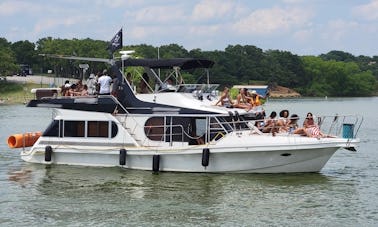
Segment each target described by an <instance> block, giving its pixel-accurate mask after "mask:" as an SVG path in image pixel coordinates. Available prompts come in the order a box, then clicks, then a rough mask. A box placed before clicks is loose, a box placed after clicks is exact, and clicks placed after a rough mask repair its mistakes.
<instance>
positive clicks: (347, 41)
mask: <svg viewBox="0 0 378 227" xmlns="http://www.w3.org/2000/svg"><path fill="white" fill-rule="evenodd" d="M120 28H122V29H123V45H124V46H127V45H138V44H147V45H152V46H156V47H157V46H161V45H168V44H178V45H180V46H183V47H184V48H185V49H187V50H188V51H189V50H192V49H197V48H199V49H201V50H203V51H213V50H224V49H225V48H226V47H227V46H228V45H237V44H240V45H253V46H256V47H258V48H261V49H263V50H264V51H266V50H281V51H290V52H292V53H293V54H297V55H300V56H303V55H320V54H324V53H328V52H329V51H331V50H340V51H345V52H348V53H351V54H353V55H355V56H358V55H365V56H371V57H372V56H377V55H378V45H377V41H378V0H234V1H232V0H49V1H46V0H0V37H2V38H5V39H7V40H8V41H9V42H12V43H13V42H17V41H20V40H28V41H30V42H33V43H35V42H37V41H38V40H39V39H41V38H46V37H52V38H61V39H74V38H75V39H85V38H90V39H94V40H104V41H110V40H111V39H112V37H113V36H114V35H115V34H116V33H117V31H118V30H119V29H120Z"/></svg>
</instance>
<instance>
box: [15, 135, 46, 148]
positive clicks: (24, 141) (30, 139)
mask: <svg viewBox="0 0 378 227" xmlns="http://www.w3.org/2000/svg"><path fill="white" fill-rule="evenodd" d="M41 135H42V133H41V132H29V133H24V134H14V135H11V136H9V137H8V147H9V148H20V147H31V146H33V145H34V143H35V142H36V141H37V140H38V138H39V137H40V136H41Z"/></svg>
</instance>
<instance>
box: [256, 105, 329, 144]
mask: <svg viewBox="0 0 378 227" xmlns="http://www.w3.org/2000/svg"><path fill="white" fill-rule="evenodd" d="M276 117H277V113H276V111H272V112H271V114H270V115H269V117H268V118H266V119H264V120H263V121H259V122H257V127H258V128H259V129H260V130H261V131H262V132H264V133H272V134H273V135H275V134H276V133H284V132H288V133H291V134H298V135H302V136H308V137H316V138H320V137H325V135H324V134H323V133H322V132H321V131H320V128H319V125H317V124H316V123H315V121H314V116H313V114H312V113H310V112H309V113H307V115H306V119H305V120H304V121H303V127H299V125H298V120H299V117H298V115H297V114H292V115H291V116H290V117H289V111H288V110H282V111H281V112H280V114H279V118H276Z"/></svg>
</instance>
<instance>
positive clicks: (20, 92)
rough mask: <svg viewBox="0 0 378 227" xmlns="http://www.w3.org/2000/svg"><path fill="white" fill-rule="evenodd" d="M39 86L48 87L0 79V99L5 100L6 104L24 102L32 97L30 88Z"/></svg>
mask: <svg viewBox="0 0 378 227" xmlns="http://www.w3.org/2000/svg"><path fill="white" fill-rule="evenodd" d="M39 87H48V85H42V86H41V84H34V83H15V82H9V81H0V100H5V103H6V104H19V103H26V102H28V101H29V100H30V99H32V98H34V94H32V93H31V92H30V91H31V89H33V88H39Z"/></svg>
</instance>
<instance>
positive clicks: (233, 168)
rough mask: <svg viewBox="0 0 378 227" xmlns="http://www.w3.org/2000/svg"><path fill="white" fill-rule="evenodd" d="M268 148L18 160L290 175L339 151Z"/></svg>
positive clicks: (78, 152)
mask: <svg viewBox="0 0 378 227" xmlns="http://www.w3.org/2000/svg"><path fill="white" fill-rule="evenodd" d="M282 147H283V146H272V147H270V148H267V147H256V146H254V147H252V146H251V147H243V148H237V147H235V148H226V147H223V148H216V147H213V146H211V145H208V146H205V145H203V146H191V147H190V148H186V149H180V148H176V149H173V148H165V149H162V148H147V147H130V148H128V147H124V148H123V149H125V150H126V152H127V155H126V158H125V165H120V148H117V147H106V148H105V147H104V148H103V149H101V147H96V148H95V147H80V146H76V147H75V148H74V149H71V148H69V147H67V148H64V147H59V146H56V147H54V146H53V147H52V150H53V152H52V158H51V161H45V147H44V146H35V147H34V148H33V149H32V150H31V151H29V152H22V154H21V157H22V159H23V160H25V161H27V162H33V163H44V164H67V165H83V166H102V167H116V166H118V167H122V168H127V169H138V170H154V167H153V165H154V164H153V156H154V155H159V158H160V161H159V163H158V170H159V171H175V172H212V173H290V172H318V171H320V170H321V169H322V168H323V167H324V165H325V164H326V163H327V161H328V160H329V159H330V158H331V157H332V155H333V154H334V153H335V152H336V151H337V150H338V149H339V148H340V147H339V146H338V145H337V144H334V145H330V144H328V143H327V144H318V145H316V146H314V145H311V146H307V148H305V147H306V146H302V148H301V147H300V146H296V145H287V146H286V147H287V149H282ZM204 148H208V149H209V153H210V155H209V159H208V162H209V164H208V166H203V165H202V153H203V149H204Z"/></svg>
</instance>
